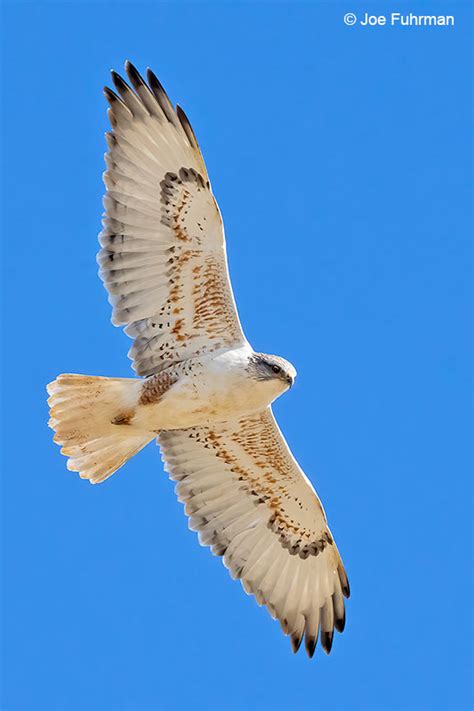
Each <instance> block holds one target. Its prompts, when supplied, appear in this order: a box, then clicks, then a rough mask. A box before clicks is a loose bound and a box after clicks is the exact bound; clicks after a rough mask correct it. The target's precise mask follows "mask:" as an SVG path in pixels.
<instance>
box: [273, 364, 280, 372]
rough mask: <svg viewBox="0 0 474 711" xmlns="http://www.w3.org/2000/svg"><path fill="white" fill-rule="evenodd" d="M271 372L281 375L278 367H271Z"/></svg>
mask: <svg viewBox="0 0 474 711" xmlns="http://www.w3.org/2000/svg"><path fill="white" fill-rule="evenodd" d="M272 370H273V372H274V373H281V368H280V366H279V365H272Z"/></svg>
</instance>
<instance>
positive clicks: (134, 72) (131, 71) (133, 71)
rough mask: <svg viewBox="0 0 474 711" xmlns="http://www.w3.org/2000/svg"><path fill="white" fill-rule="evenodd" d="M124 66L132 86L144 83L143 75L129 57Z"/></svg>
mask: <svg viewBox="0 0 474 711" xmlns="http://www.w3.org/2000/svg"><path fill="white" fill-rule="evenodd" d="M124 67H125V71H126V73H127V76H128V78H129V79H130V81H131V82H132V84H133V85H134V86H136V85H138V84H145V81H144V80H143V77H142V76H141V74H140V72H139V71H138V69H137V68H136V67H135V65H134V64H132V63H131V61H130V60H129V59H127V60H126V62H125V65H124Z"/></svg>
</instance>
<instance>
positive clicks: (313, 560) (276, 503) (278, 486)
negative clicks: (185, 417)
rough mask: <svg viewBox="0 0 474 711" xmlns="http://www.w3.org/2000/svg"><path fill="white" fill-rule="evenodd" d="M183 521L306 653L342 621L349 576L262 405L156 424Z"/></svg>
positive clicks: (326, 644)
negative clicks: (192, 423) (210, 422)
mask: <svg viewBox="0 0 474 711" xmlns="http://www.w3.org/2000/svg"><path fill="white" fill-rule="evenodd" d="M158 443H159V445H160V447H161V451H162V456H163V460H164V462H165V466H166V469H167V471H168V472H169V474H170V476H171V478H172V479H174V480H176V481H178V482H179V483H178V484H177V486H176V493H177V495H178V497H179V500H180V501H182V502H184V503H185V512H186V513H187V514H188V516H190V521H189V526H190V528H192V529H193V530H196V531H199V539H200V542H201V544H202V545H208V546H211V550H212V552H213V553H214V554H215V555H220V556H223V560H224V564H225V565H226V567H227V568H229V570H230V572H231V575H232V576H233V577H234V578H240V580H241V582H242V585H243V587H244V589H245V591H246V592H247V593H249V594H253V595H255V597H256V599H257V602H258V604H259V605H266V606H267V608H268V610H269V612H270V614H271V615H272V617H274V618H278V620H279V621H280V623H281V626H282V629H283V631H284V633H285V634H290V635H291V642H292V646H293V650H294V651H295V652H296V651H297V650H298V648H299V646H300V644H301V640H302V638H303V635H304V636H305V645H306V650H307V653H308V655H309V656H312V655H313V653H314V649H315V646H316V642H317V639H318V632H319V634H320V640H321V645H322V647H323V649H324V650H325V651H326V652H327V653H329V652H330V650H331V646H332V639H333V634H334V628H336V629H337V630H339V631H340V632H342V630H343V629H344V621H345V611H344V596H345V597H349V584H348V581H347V577H346V574H345V572H344V567H343V565H342V561H341V558H340V556H339V552H338V550H337V548H336V545H335V543H334V541H333V538H332V535H331V533H330V531H329V528H328V525H327V521H326V517H325V514H324V510H323V508H322V505H321V502H320V501H319V498H318V497H317V495H316V492H315V491H314V489H313V487H312V486H311V484H310V482H309V480H308V479H307V478H306V476H305V475H304V473H303V471H302V470H301V469H300V467H299V466H298V464H297V462H296V461H295V459H294V457H293V456H292V454H291V452H290V450H289V448H288V445H287V444H286V442H285V440H284V438H283V436H282V434H281V432H280V430H279V428H278V425H277V423H276V421H275V419H274V417H273V414H272V411H271V409H270V408H268V409H267V410H265V411H262V412H260V413H258V414H256V415H254V416H252V417H246V418H242V419H239V420H236V421H235V422H232V423H229V422H227V423H219V424H218V425H216V426H214V427H212V428H207V427H193V428H191V429H187V430H180V431H168V432H162V433H160V435H159V436H158Z"/></svg>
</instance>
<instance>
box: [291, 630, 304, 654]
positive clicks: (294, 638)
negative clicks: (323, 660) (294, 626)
mask: <svg viewBox="0 0 474 711" xmlns="http://www.w3.org/2000/svg"><path fill="white" fill-rule="evenodd" d="M290 639H291V648H292V650H293V653H294V654H296V652H297V651H298V649H299V648H300V646H301V641H302V639H303V635H300V634H296V633H293V634H292V635H291V637H290Z"/></svg>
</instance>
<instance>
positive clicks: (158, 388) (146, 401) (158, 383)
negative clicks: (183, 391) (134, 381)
mask: <svg viewBox="0 0 474 711" xmlns="http://www.w3.org/2000/svg"><path fill="white" fill-rule="evenodd" d="M178 379H179V378H178V376H177V375H176V374H175V373H167V372H166V371H164V372H163V373H158V375H152V376H150V377H149V378H147V379H146V380H145V382H144V383H143V386H142V390H141V393H140V398H139V401H138V403H139V405H154V404H156V403H157V402H159V400H160V398H161V397H162V396H163V395H164V394H165V392H166V391H167V390H169V388H170V387H171V386H172V385H173V384H174V383H175V382H176V381H177V380H178Z"/></svg>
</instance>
